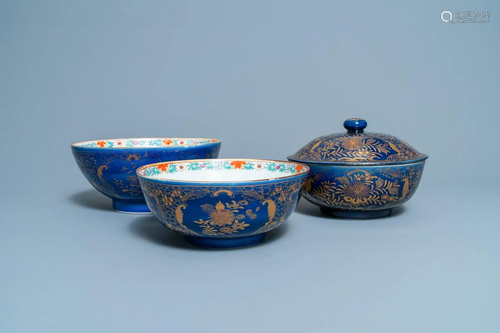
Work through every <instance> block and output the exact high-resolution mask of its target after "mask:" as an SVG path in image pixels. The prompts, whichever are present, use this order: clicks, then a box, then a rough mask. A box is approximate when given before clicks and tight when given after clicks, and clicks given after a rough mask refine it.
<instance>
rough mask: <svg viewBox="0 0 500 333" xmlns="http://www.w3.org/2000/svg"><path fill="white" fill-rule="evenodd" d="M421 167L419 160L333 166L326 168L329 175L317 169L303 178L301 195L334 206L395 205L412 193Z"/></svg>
mask: <svg viewBox="0 0 500 333" xmlns="http://www.w3.org/2000/svg"><path fill="white" fill-rule="evenodd" d="M423 167H424V164H423V163H420V164H412V165H405V166H390V167H389V166H386V167H371V168H368V167H364V168H362V169H357V168H355V167H352V168H348V167H337V168H336V169H335V172H333V171H332V169H330V172H329V173H328V174H329V175H327V174H326V172H325V170H319V172H320V173H316V174H315V176H312V177H311V178H309V179H308V181H307V182H306V185H305V191H304V197H305V198H307V199H308V200H309V201H311V202H313V203H316V204H320V205H323V206H327V207H331V208H335V209H347V210H360V209H361V210H370V209H378V208H380V207H384V208H391V207H395V206H397V205H399V204H401V203H403V202H405V201H407V200H409V199H410V197H411V196H412V195H413V193H414V192H415V190H416V189H417V186H418V183H419V181H420V178H421V177H422V171H423ZM331 168H332V167H331ZM316 171H318V170H316ZM321 172H325V173H321Z"/></svg>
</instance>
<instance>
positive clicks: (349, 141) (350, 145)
mask: <svg viewBox="0 0 500 333" xmlns="http://www.w3.org/2000/svg"><path fill="white" fill-rule="evenodd" d="M364 145H365V143H364V142H363V140H361V138H359V137H357V136H352V137H347V138H345V140H343V142H342V144H341V146H342V148H344V149H347V150H358V149H360V148H361V147H363V146H364Z"/></svg>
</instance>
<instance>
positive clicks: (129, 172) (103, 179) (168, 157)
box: [71, 142, 221, 200]
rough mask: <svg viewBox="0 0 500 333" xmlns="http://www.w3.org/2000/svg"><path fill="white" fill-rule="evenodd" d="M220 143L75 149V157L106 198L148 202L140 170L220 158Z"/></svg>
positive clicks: (73, 150)
mask: <svg viewBox="0 0 500 333" xmlns="http://www.w3.org/2000/svg"><path fill="white" fill-rule="evenodd" d="M220 145H221V143H220V142H214V143H209V144H204V145H200V146H187V147H166V148H133V149H103V148H83V147H75V146H72V147H71V149H72V152H73V156H74V157H75V160H76V163H77V164H78V167H79V168H80V170H81V171H82V173H83V175H84V176H85V178H87V180H88V181H89V182H90V183H91V184H92V186H94V187H95V188H96V189H97V190H98V191H99V192H101V193H102V194H104V195H106V196H108V197H110V198H113V199H122V200H144V196H143V193H142V190H141V187H140V184H139V180H138V178H137V175H136V169H137V168H139V167H141V166H143V165H147V164H152V163H158V162H168V161H176V160H190V159H200V158H217V157H218V156H219V150H220Z"/></svg>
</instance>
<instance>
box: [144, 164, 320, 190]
mask: <svg viewBox="0 0 500 333" xmlns="http://www.w3.org/2000/svg"><path fill="white" fill-rule="evenodd" d="M214 161H251V162H266V163H267V162H277V163H286V164H293V165H298V166H301V167H302V169H301V170H300V171H299V172H297V173H296V174H293V175H286V176H278V177H272V178H261V179H253V180H250V179H242V180H216V181H214V180H185V179H159V178H156V177H148V176H145V175H141V174H140V172H142V170H144V169H147V168H151V167H154V166H157V165H160V164H168V165H171V164H181V163H191V162H214ZM310 170H311V168H309V166H308V165H306V164H304V163H299V162H295V161H284V160H271V159H258V158H208V159H207V158H205V159H195V160H176V161H168V162H159V163H153V164H146V165H143V166H141V167H139V168H137V170H136V175H137V177H138V178H139V179H145V180H148V181H154V182H159V183H175V184H190V185H196V184H203V185H211V184H213V185H215V186H218V185H220V184H222V185H229V184H238V185H239V184H249V183H252V184H253V183H259V182H269V181H274V180H283V179H292V178H295V177H303V176H307V175H308V173H309V171H310Z"/></svg>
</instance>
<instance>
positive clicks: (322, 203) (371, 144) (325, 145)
mask: <svg viewBox="0 0 500 333" xmlns="http://www.w3.org/2000/svg"><path fill="white" fill-rule="evenodd" d="M366 126H367V122H366V121H365V120H364V119H360V118H350V119H348V120H346V121H345V122H344V127H345V128H346V129H347V132H344V133H337V134H330V135H325V136H321V137H319V138H316V139H314V140H312V141H311V142H309V143H308V144H307V145H305V146H304V147H303V148H301V149H300V150H299V151H297V152H296V153H295V154H293V155H291V156H289V157H288V159H289V160H290V161H294V162H300V163H304V164H307V165H308V166H309V167H310V169H311V171H310V173H309V178H308V179H307V181H306V184H305V186H304V189H303V191H302V196H303V197H304V198H306V199H307V200H308V201H310V202H312V203H313V204H315V205H318V206H319V207H320V209H321V212H322V213H324V214H326V215H331V216H335V217H345V218H378V217H384V216H387V215H390V214H391V211H392V209H393V208H394V207H397V206H399V205H401V204H403V203H405V202H406V201H408V200H409V199H410V198H411V197H412V196H413V194H415V191H416V190H417V187H418V184H419V182H420V179H421V177H422V172H423V170H424V165H425V160H426V159H427V157H428V156H427V155H425V154H422V153H420V152H418V151H417V150H415V149H414V148H413V147H411V146H410V145H409V144H407V143H406V142H404V141H402V140H400V139H398V138H396V137H394V136H392V135H387V134H381V133H368V132H365V131H364V129H365V128H366Z"/></svg>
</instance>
